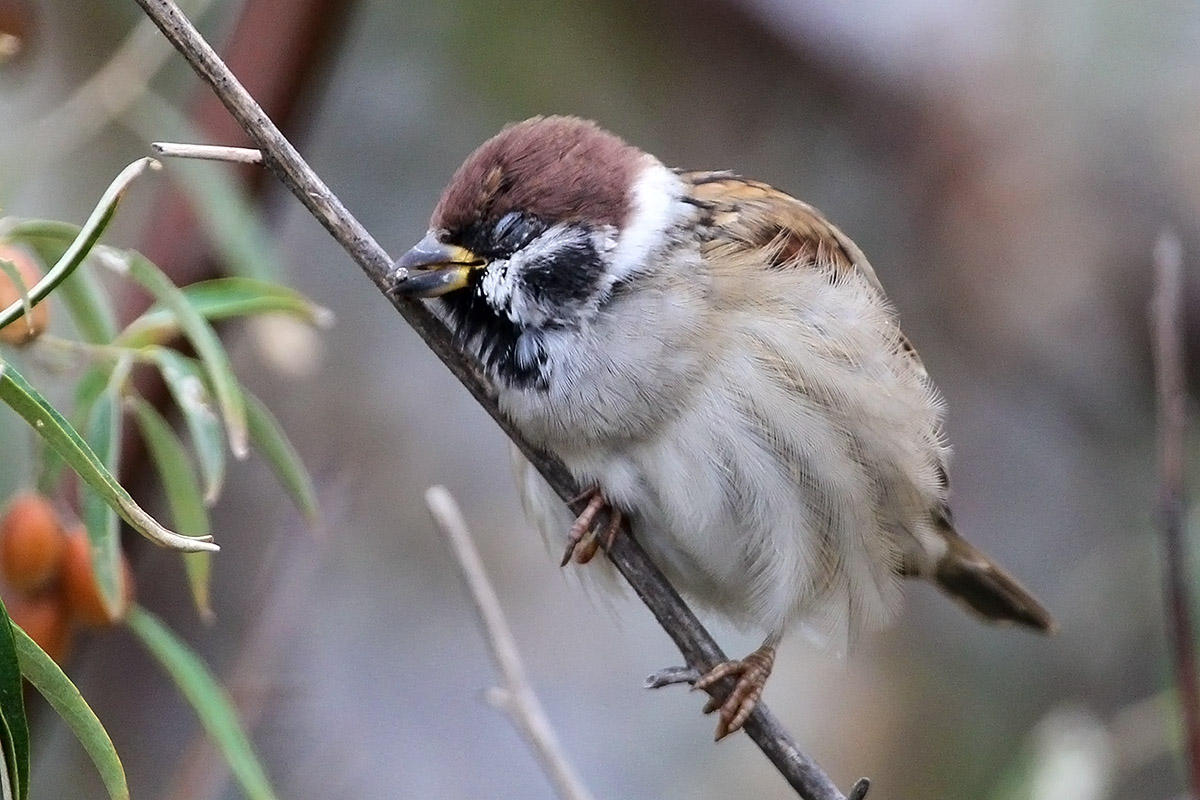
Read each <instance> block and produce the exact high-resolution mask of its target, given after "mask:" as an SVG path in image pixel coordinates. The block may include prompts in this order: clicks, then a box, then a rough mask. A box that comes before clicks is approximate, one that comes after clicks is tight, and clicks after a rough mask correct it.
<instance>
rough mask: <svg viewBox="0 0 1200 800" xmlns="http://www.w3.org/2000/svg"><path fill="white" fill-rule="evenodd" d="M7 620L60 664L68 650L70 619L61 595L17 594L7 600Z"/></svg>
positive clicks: (56, 593) (52, 593)
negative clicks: (9, 619)
mask: <svg viewBox="0 0 1200 800" xmlns="http://www.w3.org/2000/svg"><path fill="white" fill-rule="evenodd" d="M6 608H7V609H8V616H9V618H11V619H12V621H13V622H14V623H16V624H17V625H20V626H21V630H23V631H25V633H27V634H29V638H30V639H33V640H34V641H35V642H37V644H38V647H40V648H42V649H43V650H45V651H46V655H48V656H50V657H51V658H52V659H54V660H55V661H56V662H57V663H59V664H61V663H62V662H63V659H64V658H66V657H67V653H68V652H69V651H70V648H71V617H70V614H68V613H67V603H66V600H65V598H64V597H63V595H62V592H38V593H37V594H32V595H25V594H18V595H16V596H15V597H11V598H6Z"/></svg>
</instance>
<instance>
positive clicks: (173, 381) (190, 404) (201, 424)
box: [146, 347, 225, 505]
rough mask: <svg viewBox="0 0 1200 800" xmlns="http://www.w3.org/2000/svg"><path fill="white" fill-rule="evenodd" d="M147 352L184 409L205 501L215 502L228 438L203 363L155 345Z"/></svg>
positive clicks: (168, 388)
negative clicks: (202, 366)
mask: <svg viewBox="0 0 1200 800" xmlns="http://www.w3.org/2000/svg"><path fill="white" fill-rule="evenodd" d="M146 353H147V355H148V356H149V357H150V359H151V360H152V361H153V362H154V363H155V364H157V365H158V370H159V372H161V373H162V377H163V380H164V381H165V382H166V384H167V390H168V391H169V392H170V393H171V397H172V398H174V400H175V405H177V406H179V410H180V411H181V412H182V413H183V422H184V424H185V425H186V426H187V429H188V434H189V435H190V436H191V439H192V447H193V448H195V451H196V458H197V460H198V461H199V462H200V475H201V476H202V478H203V480H204V502H205V503H206V504H208V505H212V504H213V503H215V502H216V500H217V497H218V496H219V495H220V494H221V485H222V483H224V480H225V442H224V439H223V436H222V431H221V420H220V419H218V418H217V412H216V411H215V410H214V409H213V404H212V396H211V395H210V394H209V391H208V385H207V384H206V383H205V381H204V375H203V373H202V372H201V371H200V365H199V364H197V363H196V361H195V360H194V359H191V358H188V357H187V356H184V355H180V354H179V353H177V352H175V351H174V350H168V349H167V348H165V347H151V348H148V349H147V351H146Z"/></svg>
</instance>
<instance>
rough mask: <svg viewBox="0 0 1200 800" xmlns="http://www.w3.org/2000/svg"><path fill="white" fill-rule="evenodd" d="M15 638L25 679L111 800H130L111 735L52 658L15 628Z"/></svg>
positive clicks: (123, 771)
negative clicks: (87, 760) (83, 755)
mask: <svg viewBox="0 0 1200 800" xmlns="http://www.w3.org/2000/svg"><path fill="white" fill-rule="evenodd" d="M12 631H13V636H14V638H15V641H16V646H17V659H18V661H19V662H20V664H21V674H22V675H24V676H25V678H26V680H28V681H29V682H30V683H31V684H33V687H34V688H35V689H37V690H38V691H39V692H40V693H41V695H42V697H45V698H46V700H47V702H49V703H50V706H51V707H52V708H53V709H54V710H55V711H57V712H58V715H59V716H60V717H62V718H63V721H64V722H66V723H67V726H68V727H69V728H70V729H71V730H72V732H74V734H75V737H76V738H77V739H79V743H80V744H82V745H83V749H84V750H85V751H87V754H88V757H90V758H91V759H92V763H93V764H95V765H96V770H97V771H98V772H99V773H100V778H101V780H103V781H104V786H105V788H106V789H108V796H109V797H111V798H113V800H128V799H129V784H128V783H127V782H126V780H125V768H124V767H122V766H121V758H120V756H118V755H117V750H116V748H115V747H113V743H112V739H110V738H109V736H108V731H106V730H104V726H103V725H101V724H100V720H99V719H98V718H97V717H96V714H95V712H94V711H92V709H91V707H90V706H89V705H88V704H87V701H86V700H84V699H83V696H82V695H81V694H79V690H78V689H76V688H75V684H73V683H71V679H70V678H68V677H67V676H66V675H64V674H63V671H62V670H61V669H59V667H58V665H57V664H55V663H54V660H53V659H52V658H50V656H48V655H46V654H45V653H44V652H42V648H40V647H38V646H37V644H36V643H35V642H34V641H33V639H30V638H29V636H28V635H26V633H25V631H23V630H21V629H20V628H16V627H14V628H13V629H12Z"/></svg>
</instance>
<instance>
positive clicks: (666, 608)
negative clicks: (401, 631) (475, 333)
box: [137, 0, 867, 800]
mask: <svg viewBox="0 0 1200 800" xmlns="http://www.w3.org/2000/svg"><path fill="white" fill-rule="evenodd" d="M137 2H138V4H139V5H140V6H141V7H142V9H143V10H144V11H145V12H146V14H147V15H148V16H149V17H150V18H151V19H152V20H154V23H155V24H156V25H157V26H158V27H159V29H161V30H162V32H163V34H164V35H165V36H166V37H167V39H168V40H170V42H171V44H173V45H174V46H175V48H176V49H177V50H179V52H180V53H181V54H182V55H183V57H184V58H185V59H187V61H188V63H189V64H190V65H191V66H192V68H193V69H194V70H195V71H196V73H197V74H198V75H200V77H201V78H203V79H204V80H205V81H206V82H207V83H208V84H209V85H210V86H211V87H212V89H213V91H214V92H215V93H216V95H217V97H218V98H219V99H220V100H221V102H222V103H223V104H224V105H225V107H226V108H227V109H228V110H229V113H230V114H232V115H233V117H234V119H236V120H237V122H238V123H239V124H240V125H241V126H242V128H243V129H244V130H245V131H246V133H247V135H248V136H249V137H250V139H251V140H252V141H253V142H254V143H255V144H256V145H257V146H258V148H259V149H260V150H261V151H262V154H263V161H264V163H265V165H266V166H267V168H268V169H270V170H271V171H272V172H273V173H275V175H276V177H278V178H279V180H280V181H282V182H283V183H284V185H285V186H287V187H288V189H289V190H290V191H291V192H292V193H293V194H294V195H295V196H296V197H297V199H299V200H300V202H301V203H302V204H303V205H304V206H305V207H306V208H307V209H308V210H309V211H310V212H311V213H312V215H313V216H314V217H315V218H316V219H317V220H318V221H319V222H320V223H321V224H322V225H324V226H325V228H326V229H327V230H328V231H329V232H330V234H331V235H332V236H333V238H334V239H335V240H336V241H337V242H338V243H339V244H341V245H342V247H343V248H344V249H345V250H346V252H347V253H349V254H350V256H351V257H352V258H353V259H354V260H355V261H356V262H357V263H358V265H359V266H360V267H362V269H363V271H364V272H365V273H366V274H367V277H368V278H370V279H371V280H372V281H373V282H374V283H375V285H376V287H378V288H379V290H380V291H381V292H383V293H384V295H385V296H388V297H389V299H390V300H391V302H392V304H393V305H394V306H395V307H396V310H397V311H399V312H400V314H401V315H402V316H403V317H404V319H405V320H406V321H407V322H408V323H409V324H410V325H411V326H412V327H413V329H414V330H416V332H417V334H418V335H419V336H420V337H421V338H422V339H423V340H424V341H425V343H426V344H427V345H428V346H429V348H430V349H431V350H433V352H434V353H435V354H436V355H437V356H438V358H440V359H441V360H442V362H443V363H444V364H445V365H446V366H447V368H449V370H450V371H451V372H452V373H453V374H454V375H455V377H457V378H458V379H459V380H460V381H461V382H462V384H463V385H464V386H465V387H466V388H467V390H468V391H469V392H470V393H471V394H472V395H473V396H474V397H475V399H476V400H477V401H478V402H479V404H480V405H481V406H483V408H484V409H485V410H486V411H487V412H488V413H489V414H490V415H491V416H492V418H493V419H494V420H496V422H497V424H499V425H500V427H501V428H502V429H503V430H504V432H505V433H506V434H508V436H509V438H510V439H512V441H513V442H514V443H515V444H516V445H517V447H519V448H520V449H521V452H522V453H524V455H525V456H526V458H528V459H529V461H530V463H532V464H533V465H534V466H535V467H536V468H537V470H538V471H539V472H540V473H541V474H542V476H543V477H545V479H546V480H547V482H548V483H549V484H550V486H552V487H553V488H554V490H555V492H557V493H558V495H559V497H561V498H563V500H564V501H567V500H569V499H570V498H572V497H575V496H577V495H578V494H579V488H578V487H577V486H576V485H575V481H574V480H573V479H572V478H571V475H570V473H568V472H567V470H566V468H565V467H564V466H563V464H562V462H561V461H559V460H558V459H557V458H555V457H554V456H552V455H549V454H547V453H542V452H539V451H537V450H535V449H533V448H532V447H531V446H530V445H529V443H528V442H526V441H525V440H524V438H523V437H522V436H521V434H520V432H519V431H517V430H516V429H515V428H514V427H513V426H512V424H511V423H510V422H509V421H508V420H507V419H505V418H504V416H503V415H502V414H501V412H500V409H499V406H498V405H497V403H496V399H495V393H494V391H493V390H492V387H491V386H490V385H489V383H488V381H487V379H486V378H485V377H484V374H483V372H482V371H481V370H480V368H479V365H478V364H477V363H476V362H475V361H474V359H472V358H470V357H469V356H467V355H465V354H464V353H462V352H461V351H460V350H459V349H458V348H457V347H456V346H455V345H454V343H453V341H452V339H451V336H450V333H449V331H448V330H447V329H446V327H445V326H444V325H443V324H442V323H441V321H440V320H439V319H437V317H435V316H434V315H433V314H432V313H431V312H430V311H429V310H428V309H427V308H425V307H424V306H423V305H421V304H420V302H419V301H416V300H411V299H408V298H399V297H392V296H390V295H388V293H387V289H388V283H387V275H388V272H389V270H390V269H391V266H392V263H391V259H389V258H388V255H387V253H386V252H384V250H383V248H381V247H380V246H379V245H378V244H377V243H376V242H375V240H374V239H373V238H372V237H371V235H370V234H369V233H368V232H367V231H366V229H365V228H364V227H363V226H362V225H361V224H360V223H359V222H358V220H356V219H355V218H354V217H353V216H352V215H351V214H350V212H349V211H347V210H346V208H345V206H343V205H342V203H341V201H340V200H338V198H337V197H336V196H335V195H334V194H333V192H331V191H330V190H329V187H328V186H326V185H325V184H324V182H322V181H321V179H320V178H319V177H317V174H316V173H315V172H313V170H312V168H311V167H309V166H308V164H307V163H305V161H304V159H302V158H301V157H300V154H299V153H298V152H297V151H296V149H295V148H294V147H292V145H291V144H290V143H289V142H288V141H287V140H286V139H285V138H284V137H283V134H281V133H280V132H279V129H278V128H277V127H275V125H274V123H272V122H271V120H270V119H269V118H268V117H267V115H266V114H265V113H264V112H263V110H262V108H260V107H259V105H258V104H257V103H256V102H255V101H254V99H253V98H252V97H251V96H250V95H249V93H248V92H247V91H246V90H245V88H244V87H243V86H242V85H241V84H240V83H239V82H238V81H237V79H236V78H235V77H234V76H233V74H232V73H231V72H230V71H229V69H228V67H226V66H225V64H224V63H223V62H222V61H221V59H220V57H219V56H218V55H217V54H216V52H214V51H213V49H212V47H211V46H209V44H208V43H207V42H206V41H205V40H204V38H203V37H202V36H200V34H199V33H198V32H197V31H196V29H195V27H193V26H192V24H191V23H190V22H189V21H188V20H187V18H186V17H184V15H183V14H182V13H181V12H180V11H179V8H178V7H177V6H176V5H175V3H173V2H171V0H137ZM627 533H628V531H627ZM608 556H609V558H610V559H611V560H612V561H613V563H614V564H615V565H616V567H617V569H618V570H620V572H621V574H622V575H624V576H625V579H626V580H627V581H628V582H629V584H630V586H632V587H633V589H634V591H635V592H636V593H637V595H638V596H639V597H640V598H641V599H642V601H643V602H645V604H646V606H647V607H648V608H649V609H650V611H651V613H653V614H654V616H655V618H656V619H657V620H658V622H659V624H661V625H662V626H663V629H664V630H665V631H666V632H667V634H668V635H669V636H670V637H671V639H672V640H673V641H674V642H675V644H676V646H677V647H678V648H679V650H680V652H681V653H682V654H683V657H684V659H685V660H686V661H687V663H688V664H689V665H690V666H692V667H695V668H697V669H698V670H700V671H701V672H705V671H707V670H708V669H710V668H711V667H712V666H713V665H714V664H717V663H719V662H721V661H724V660H725V655H724V653H722V652H721V649H720V648H719V647H718V646H717V643H716V642H715V641H714V640H713V638H712V636H711V635H709V633H708V631H706V630H705V629H704V627H703V626H702V625H701V624H700V622H699V621H698V620H697V619H696V616H695V615H694V614H693V613H692V611H691V609H690V608H688V606H687V605H686V604H685V603H684V602H683V600H682V599H681V598H680V597H679V595H678V593H677V592H676V591H675V590H674V588H672V587H671V585H670V584H669V583H668V582H667V580H666V578H665V577H663V575H662V573H661V572H659V570H658V569H657V568H656V567H655V566H654V565H653V564H652V563H651V562H650V560H649V558H648V557H647V555H646V553H645V551H644V550H643V549H642V548H641V546H640V545H639V544H638V543H637V540H636V539H634V537H633V536H632V535H625V536H618V537H617V538H616V540H615V542H614V544H613V546H612V547H611V548H610V549H609V551H608ZM728 689H729V686H728V684H726V685H723V686H720V687H718V688H717V691H718V692H719V693H724V692H726V691H728ZM745 731H746V733H747V734H748V735H749V736H750V738H751V739H752V740H753V741H754V742H755V743H756V744H757V745H758V746H759V748H760V749H761V750H762V751H763V753H764V754H766V756H767V758H768V759H770V761H771V762H772V763H773V764H774V765H775V767H776V768H777V769H778V770H779V771H780V773H781V774H782V775H783V776H784V778H785V779H786V780H787V782H788V783H789V784H790V785H791V786H792V788H794V789H795V790H796V791H797V793H798V794H799V795H800V796H801V797H802V798H804V799H805V800H845V797H844V796H843V795H842V794H841V792H839V791H838V789H837V788H836V787H835V786H834V784H833V782H832V781H831V780H830V779H829V777H828V776H826V775H825V773H824V772H823V771H822V770H821V768H820V767H819V766H818V765H817V763H816V762H815V761H813V760H812V759H811V758H810V757H809V756H808V755H807V754H805V753H804V752H803V751H802V750H801V749H800V748H799V747H798V746H797V745H796V743H795V741H794V740H793V739H792V737H791V735H790V734H789V733H788V732H787V731H786V730H785V729H784V728H783V726H782V725H780V724H779V722H778V720H776V719H775V717H774V716H773V715H772V714H771V713H770V712H769V711H768V710H767V708H766V707H765V706H764V705H762V704H760V705H759V706H758V708H757V709H756V710H755V711H754V713H753V714H752V715H751V717H750V719H749V720H747V722H746V725H745ZM866 785H867V784H866V781H865V780H863V781H859V783H858V784H856V785H855V788H854V789H853V790H852V792H851V796H852V797H853V798H855V800H858V798H861V797H863V796H864V795H865V793H866Z"/></svg>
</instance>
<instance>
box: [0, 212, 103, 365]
mask: <svg viewBox="0 0 1200 800" xmlns="http://www.w3.org/2000/svg"><path fill="white" fill-rule="evenodd" d="M79 231H80V229H79V226H78V225H72V224H70V223H68V222H59V221H57V220H44V219H30V220H21V221H20V222H18V223H16V224H15V225H13V226H12V227H11V228H9V229H8V231H7V233H6V234H5V238H7V239H9V240H11V241H15V242H21V243H22V244H24V245H26V246H27V247H29V248H30V249H32V250H33V251H34V253H35V254H36V255H37V257H38V258H39V259H40V260H41V261H42V263H43V264H44V265H45V266H46V268H47V269H50V267H51V265H53V264H55V263H57V262H58V261H59V260H60V259H61V258H62V257H63V253H65V252H66V251H67V249H68V248H70V246H71V243H72V242H74V241H75V239H76V237H78V236H79ZM58 295H59V297H61V298H62V300H63V302H64V304H65V305H66V307H67V311H68V313H69V314H70V315H71V319H72V320H73V321H74V323H75V328H76V330H78V331H79V335H80V336H81V337H83V339H84V341H88V342H91V343H93V344H103V343H106V342H110V341H112V338H113V337H114V336H116V334H117V323H116V318H115V317H114V316H113V312H112V307H111V304H110V303H109V301H108V298H107V296H106V295H105V292H104V289H103V287H101V286H100V282H99V281H98V280H96V276H95V274H94V273H93V272H91V271H90V270H76V271H75V272H72V273H71V275H70V277H68V278H66V279H65V280H64V281H63V282H62V284H61V285H60V286H59V287H58Z"/></svg>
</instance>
